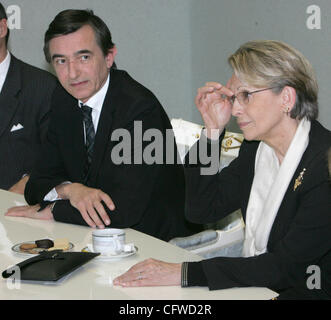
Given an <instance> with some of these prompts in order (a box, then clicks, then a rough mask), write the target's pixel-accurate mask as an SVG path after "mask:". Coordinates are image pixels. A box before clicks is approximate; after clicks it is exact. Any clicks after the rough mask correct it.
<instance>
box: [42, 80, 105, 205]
mask: <svg viewBox="0 0 331 320" xmlns="http://www.w3.org/2000/svg"><path fill="white" fill-rule="evenodd" d="M109 82H110V76H109V74H108V78H107V80H106V82H105V84H104V85H103V86H102V88H101V89H100V90H99V91H98V92H97V93H96V94H95V95H94V96H92V97H91V98H90V99H89V100H87V101H86V102H85V103H83V102H82V101H79V100H78V106H79V107H81V105H82V104H84V105H86V106H89V107H90V108H92V122H93V126H94V131H95V133H96V132H97V129H98V124H99V119H100V114H101V110H102V106H103V102H104V100H105V97H106V94H107V91H108V87H109ZM84 127H85V125H84ZM84 140H86V137H85V128H84ZM67 183H71V182H70V181H65V182H63V183H62V184H67ZM44 200H45V201H55V200H61V198H59V196H58V194H57V192H56V190H55V188H53V189H52V190H51V191H50V192H49V193H47V194H46V196H45V198H44Z"/></svg>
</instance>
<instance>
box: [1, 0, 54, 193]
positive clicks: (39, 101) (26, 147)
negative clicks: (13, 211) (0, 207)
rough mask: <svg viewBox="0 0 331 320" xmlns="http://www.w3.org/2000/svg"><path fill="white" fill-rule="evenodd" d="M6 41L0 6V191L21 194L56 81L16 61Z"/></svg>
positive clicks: (43, 132) (44, 128)
mask: <svg viewBox="0 0 331 320" xmlns="http://www.w3.org/2000/svg"><path fill="white" fill-rule="evenodd" d="M8 39H9V29H8V26H7V15H6V11H5V9H4V7H3V5H2V4H1V3H0V150H1V157H0V188H1V189H5V190H9V191H12V192H16V193H20V194H23V193H24V188H25V185H26V182H27V181H28V179H29V175H30V173H31V171H32V169H33V167H34V165H35V162H36V159H37V155H38V153H39V152H40V150H41V143H42V141H43V140H44V139H45V136H46V132H47V127H48V121H49V110H50V104H51V96H52V93H53V91H54V89H55V87H56V78H55V77H54V76H53V75H51V74H50V73H48V72H46V71H43V70H40V69H38V68H36V67H33V66H31V65H29V64H27V63H24V62H23V61H21V60H19V59H17V58H16V57H15V56H14V55H13V54H11V53H10V52H9V51H8V47H7V46H8Z"/></svg>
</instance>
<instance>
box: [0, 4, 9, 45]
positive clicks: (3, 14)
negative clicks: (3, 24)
mask: <svg viewBox="0 0 331 320" xmlns="http://www.w3.org/2000/svg"><path fill="white" fill-rule="evenodd" d="M2 19H6V20H7V13H6V10H5V8H4V7H3V5H2V3H1V2H0V20H2ZM8 39H9V28H7V35H6V45H7V43H8Z"/></svg>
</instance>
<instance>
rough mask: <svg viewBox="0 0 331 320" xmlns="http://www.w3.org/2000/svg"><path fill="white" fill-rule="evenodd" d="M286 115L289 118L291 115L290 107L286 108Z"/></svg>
mask: <svg viewBox="0 0 331 320" xmlns="http://www.w3.org/2000/svg"><path fill="white" fill-rule="evenodd" d="M285 113H286V115H287V116H288V115H289V114H290V107H286V109H285Z"/></svg>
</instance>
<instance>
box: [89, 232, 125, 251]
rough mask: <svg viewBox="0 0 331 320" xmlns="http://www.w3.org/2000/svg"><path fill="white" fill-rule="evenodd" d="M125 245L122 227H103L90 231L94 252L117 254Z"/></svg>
mask: <svg viewBox="0 0 331 320" xmlns="http://www.w3.org/2000/svg"><path fill="white" fill-rule="evenodd" d="M124 245H125V232H124V230H122V229H114V228H105V229H98V230H94V231H93V232H92V246H93V251H94V252H100V253H101V254H103V255H107V254H108V255H109V254H118V253H120V252H122V251H123V247H124Z"/></svg>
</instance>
